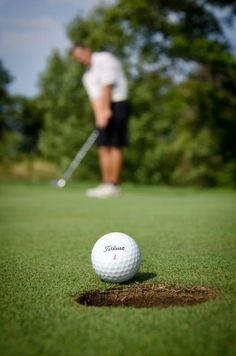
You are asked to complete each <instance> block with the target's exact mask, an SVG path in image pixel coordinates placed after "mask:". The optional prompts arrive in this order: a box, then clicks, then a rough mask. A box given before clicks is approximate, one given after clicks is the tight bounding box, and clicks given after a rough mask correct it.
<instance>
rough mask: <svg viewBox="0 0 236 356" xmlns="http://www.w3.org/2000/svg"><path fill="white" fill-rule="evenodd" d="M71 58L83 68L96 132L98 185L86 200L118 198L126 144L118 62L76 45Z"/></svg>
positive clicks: (123, 91) (125, 111)
mask: <svg viewBox="0 0 236 356" xmlns="http://www.w3.org/2000/svg"><path fill="white" fill-rule="evenodd" d="M72 55H73V58H74V59H75V60H76V61H77V62H79V63H81V64H82V65H85V66H86V67H87V70H86V72H85V74H84V75H83V79H82V80H83V84H84V87H85V89H86V91H87V93H88V96H89V100H90V103H91V107H92V109H93V113H94V117H95V125H96V127H97V129H99V131H100V135H99V137H98V139H97V146H98V156H99V164H100V169H101V174H102V184H100V185H99V186H98V187H96V188H93V189H88V190H87V192H86V193H87V195H88V196H89V197H96V198H108V197H115V196H118V195H119V194H120V187H119V185H118V184H119V179H120V173H121V168H122V161H123V153H122V147H124V146H126V145H127V140H128V132H127V130H128V115H129V105H128V85H127V80H126V78H125V75H124V72H123V70H122V67H121V64H120V62H119V61H118V60H117V58H116V57H114V55H112V54H111V53H109V52H92V51H91V49H90V48H87V47H85V46H83V45H82V44H77V45H75V46H74V48H73V49H72Z"/></svg>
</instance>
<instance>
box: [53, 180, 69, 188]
mask: <svg viewBox="0 0 236 356" xmlns="http://www.w3.org/2000/svg"><path fill="white" fill-rule="evenodd" d="M65 185H66V180H65V179H63V178H61V179H58V180H53V181H52V186H53V187H54V188H64V186H65Z"/></svg>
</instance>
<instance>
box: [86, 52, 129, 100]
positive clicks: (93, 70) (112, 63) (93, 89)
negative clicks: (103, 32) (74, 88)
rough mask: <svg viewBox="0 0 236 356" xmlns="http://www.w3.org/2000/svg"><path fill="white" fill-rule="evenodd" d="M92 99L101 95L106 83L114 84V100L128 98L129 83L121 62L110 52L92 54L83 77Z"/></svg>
mask: <svg viewBox="0 0 236 356" xmlns="http://www.w3.org/2000/svg"><path fill="white" fill-rule="evenodd" d="M82 81H83V85H84V87H85V89H86V91H87V93H88V96H89V98H90V100H94V99H98V98H99V97H100V96H101V92H102V87H103V86H104V85H112V101H113V102H118V101H123V100H126V99H127V98H128V83H127V79H126V77H125V75H124V72H123V70H122V67H121V64H120V62H119V61H118V60H117V58H116V57H115V56H114V55H112V54H111V53H109V52H95V53H93V54H92V58H91V65H90V67H89V68H88V70H87V71H86V72H85V74H84V75H83V78H82Z"/></svg>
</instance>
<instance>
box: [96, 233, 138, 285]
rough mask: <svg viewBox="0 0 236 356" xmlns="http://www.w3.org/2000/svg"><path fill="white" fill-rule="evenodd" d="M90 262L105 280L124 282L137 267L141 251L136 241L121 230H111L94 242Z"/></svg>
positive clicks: (133, 273) (131, 275) (134, 272)
mask: <svg viewBox="0 0 236 356" xmlns="http://www.w3.org/2000/svg"><path fill="white" fill-rule="evenodd" d="M91 262H92V266H93V269H94V271H95V272H96V274H97V275H98V276H99V277H100V278H101V279H102V280H104V281H106V282H125V281H128V280H129V279H131V278H132V277H133V276H134V275H135V274H136V272H137V271H138V269H139V266H140V262H141V253H140V250H139V247H138V245H137V243H136V242H135V241H134V239H132V238H131V237H130V236H128V235H126V234H123V233H121V232H111V233H109V234H106V235H104V236H102V237H101V238H100V239H98V240H97V242H96V243H95V245H94V247H93V249H92V254H91Z"/></svg>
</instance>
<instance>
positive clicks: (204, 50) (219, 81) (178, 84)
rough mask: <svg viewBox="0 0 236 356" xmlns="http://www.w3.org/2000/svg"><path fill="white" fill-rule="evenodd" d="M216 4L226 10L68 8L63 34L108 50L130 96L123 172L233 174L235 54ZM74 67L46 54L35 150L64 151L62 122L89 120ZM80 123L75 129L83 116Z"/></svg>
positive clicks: (221, 178) (180, 177) (167, 1)
mask: <svg viewBox="0 0 236 356" xmlns="http://www.w3.org/2000/svg"><path fill="white" fill-rule="evenodd" d="M226 6H227V7H228V8H229V11H231V12H230V13H231V14H233V13H235V4H234V3H233V2H232V1H230V0H228V1H225V2H224V1H220V0H209V1H205V2H202V1H197V0H195V1H194V0H183V1H181V2H176V1H175V0H156V1H152V0H142V1H140V0H134V1H132V2H131V1H130V2H127V1H125V0H120V1H118V2H117V3H116V4H113V5H111V6H109V7H99V8H97V9H96V10H95V11H93V12H91V13H90V14H89V15H88V16H87V17H85V18H83V17H80V16H78V17H76V18H75V19H74V20H73V21H72V22H71V24H70V25H69V27H68V35H69V38H70V39H71V41H72V42H74V43H75V42H78V41H82V42H84V43H85V44H87V45H88V46H90V47H92V48H93V49H96V50H98V49H100V50H101V49H105V50H110V51H112V52H114V53H115V54H116V55H118V56H119V57H120V58H122V60H123V63H124V65H125V68H126V71H127V74H128V76H129V82H130V92H131V99H132V117H131V127H132V136H131V146H130V148H129V149H128V150H127V152H126V155H127V160H126V167H125V170H124V177H125V179H128V180H133V181H137V182H143V183H153V184H154V183H155V184H156V183H169V184H198V185H215V184H234V183H235V180H236V179H235V178H236V165H235V164H234V157H235V140H234V137H235V133H236V132H235V116H234V113H235V106H236V103H235V80H234V78H235V74H236V61H235V58H234V56H233V55H232V49H231V47H230V44H229V43H228V41H227V39H226V38H225V36H224V33H223V31H222V28H221V26H220V23H219V21H218V19H217V17H216V15H215V8H216V7H220V8H225V7H226ZM95 29H96V30H95ZM75 68H76V69H75ZM81 75H82V71H81V69H79V66H78V65H77V66H76V67H75V65H74V64H72V63H71V62H70V59H69V58H68V56H65V58H62V57H60V56H58V55H54V57H52V58H51V61H50V62H49V66H48V69H47V72H46V73H45V75H44V77H43V78H44V79H43V86H41V89H42V98H43V100H42V102H44V104H43V107H44V110H45V129H44V132H43V136H42V140H41V149H42V152H44V154H45V153H46V151H47V152H49V151H50V149H49V147H53V142H54V141H56V140H59V141H58V142H57V144H55V145H54V147H55V152H60V155H59V156H60V157H67V156H68V154H69V150H70V149H71V148H69V147H72V146H73V147H75V143H74V144H72V142H70V144H68V137H71V138H72V137H73V130H71V129H70V130H69V127H70V128H72V127H73V125H75V126H76V117H77V113H81V114H82V116H83V115H84V116H86V117H87V119H88V120H90V121H89V122H91V112H90V109H89V108H88V105H87V101H86V100H87V98H86V97H85V94H84V91H83V89H81V91H79V90H78V82H77V79H75V78H78V80H79V78H80V77H81ZM179 78H181V80H179ZM52 82H53V83H52ZM49 88H51V89H50V90H49ZM75 93H76V95H77V96H76V95H75ZM74 97H75V98H76V99H75V100H76V101H73V100H72V98H74ZM65 98H68V100H69V101H67V100H66V99H65ZM78 102H79V103H80V105H78ZM72 103H73V104H72ZM63 112H66V115H63V117H65V116H66V117H68V119H66V124H65V122H64V120H65V119H64V120H63V119H62V113H63ZM71 115H72V116H71ZM72 117H73V119H72ZM72 122H73V123H74V124H72ZM58 123H60V124H58ZM81 123H82V121H81ZM83 125H84V126H82V127H81V128H82V130H84V128H87V125H88V124H87V121H86V123H85V122H84V123H83ZM75 126H74V127H75ZM62 128H63V129H62ZM66 128H67V130H68V131H66ZM82 130H81V132H80V133H78V137H79V136H81V137H82V132H83V131H82ZM85 131H86V130H85ZM67 132H68V133H67ZM55 133H57V135H55ZM50 137H51V138H50ZM59 138H60V139H59ZM50 140H51V141H50ZM71 140H72V139H71ZM50 142H51V143H50ZM49 143H50V144H49ZM66 144H67V146H66ZM46 147H47V148H46ZM56 147H57V149H56ZM59 147H61V149H59ZM62 147H63V148H62ZM66 147H68V148H69V150H68V151H66V150H67V148H66ZM58 150H59V151H58ZM55 155H56V154H55Z"/></svg>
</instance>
